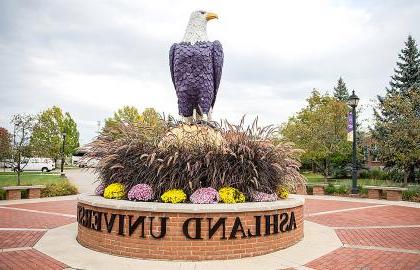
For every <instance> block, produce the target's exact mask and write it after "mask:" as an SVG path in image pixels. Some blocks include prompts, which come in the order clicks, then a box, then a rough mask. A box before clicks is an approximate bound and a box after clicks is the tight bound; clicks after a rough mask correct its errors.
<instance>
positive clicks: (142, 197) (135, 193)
mask: <svg viewBox="0 0 420 270" xmlns="http://www.w3.org/2000/svg"><path fill="white" fill-rule="evenodd" d="M128 199H129V200H132V201H144V202H145V201H150V200H151V199H153V190H152V187H151V186H149V185H147V184H137V185H135V186H133V187H132V188H131V189H130V191H129V192H128Z"/></svg>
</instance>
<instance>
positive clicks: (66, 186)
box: [0, 172, 77, 200]
mask: <svg viewBox="0 0 420 270" xmlns="http://www.w3.org/2000/svg"><path fill="white" fill-rule="evenodd" d="M20 184H21V185H25V186H28V185H46V187H47V188H45V189H43V190H42V196H44V197H53V196H63V195H72V194H77V188H76V187H75V186H74V185H72V184H71V183H69V181H68V180H67V178H66V177H61V176H60V175H59V174H53V173H33V172H23V173H22V174H21V175H20ZM16 185H17V176H16V173H13V172H0V187H4V186H16ZM27 193H28V192H27V191H25V190H24V191H22V198H26V197H27ZM5 197H6V192H5V191H4V190H2V189H0V200H2V199H3V200H4V199H5Z"/></svg>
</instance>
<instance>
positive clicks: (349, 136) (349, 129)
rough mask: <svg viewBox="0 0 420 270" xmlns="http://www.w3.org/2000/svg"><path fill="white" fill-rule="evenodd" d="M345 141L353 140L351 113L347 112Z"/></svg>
mask: <svg viewBox="0 0 420 270" xmlns="http://www.w3.org/2000/svg"><path fill="white" fill-rule="evenodd" d="M347 141H349V142H352V141H353V114H352V112H349V114H348V116H347Z"/></svg>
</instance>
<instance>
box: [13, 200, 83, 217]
mask: <svg viewBox="0 0 420 270" xmlns="http://www.w3.org/2000/svg"><path fill="white" fill-rule="evenodd" d="M8 207H13V208H22V209H30V210H39V211H45V212H51V213H60V214H68V215H76V207H77V201H76V200H68V201H57V202H53V203H52V202H40V203H22V204H13V205H9V206H8Z"/></svg>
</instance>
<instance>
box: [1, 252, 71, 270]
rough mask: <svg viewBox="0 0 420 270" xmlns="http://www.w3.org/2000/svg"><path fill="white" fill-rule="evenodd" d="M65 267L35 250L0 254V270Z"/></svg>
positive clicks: (40, 269) (55, 268)
mask: <svg viewBox="0 0 420 270" xmlns="http://www.w3.org/2000/svg"><path fill="white" fill-rule="evenodd" d="M67 267H68V266H67V265H65V264H64V263H61V262H59V261H57V260H54V259H53V258H51V257H49V256H47V255H45V254H43V253H41V252H39V251H37V250H35V249H30V250H19V251H8V252H0V270H26V269H34V270H44V269H45V270H59V269H64V268H67Z"/></svg>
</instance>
